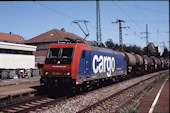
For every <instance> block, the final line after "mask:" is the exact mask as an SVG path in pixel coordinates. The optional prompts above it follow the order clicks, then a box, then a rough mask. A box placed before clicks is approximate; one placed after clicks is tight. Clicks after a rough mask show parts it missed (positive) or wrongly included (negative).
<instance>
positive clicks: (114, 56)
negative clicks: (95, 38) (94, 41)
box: [40, 43, 127, 87]
mask: <svg viewBox="0 0 170 113" xmlns="http://www.w3.org/2000/svg"><path fill="white" fill-rule="evenodd" d="M126 68H127V67H126V58H125V54H124V53H121V52H117V51H113V50H111V49H106V48H99V47H95V46H89V45H88V44H83V43H72V44H50V46H49V49H48V52H47V56H46V59H45V62H44V67H43V71H44V76H42V77H41V79H40V82H41V83H43V84H45V85H46V86H51V87H53V86H56V87H68V86H74V85H76V86H80V85H83V87H85V86H86V85H87V86H92V85H98V84H99V82H100V81H104V80H105V79H112V80H113V79H117V78H118V77H119V76H121V77H122V76H126V75H127V71H126V70H127V69H126Z"/></svg>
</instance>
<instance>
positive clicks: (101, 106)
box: [77, 72, 164, 113]
mask: <svg viewBox="0 0 170 113" xmlns="http://www.w3.org/2000/svg"><path fill="white" fill-rule="evenodd" d="M162 73H164V72H162ZM158 75H159V74H157V75H155V76H152V77H149V78H147V79H144V80H141V81H139V82H137V83H135V84H133V85H131V86H129V87H127V88H125V89H122V90H120V91H118V92H115V93H113V94H111V95H110V96H108V97H106V98H103V99H101V100H99V101H97V102H95V103H93V104H91V105H89V106H86V107H85V108H83V109H81V110H79V111H78V112H77V113H85V112H103V111H102V110H106V109H109V108H112V106H113V105H114V104H113V103H112V102H111V101H114V99H115V98H117V96H119V95H128V92H131V90H133V89H139V91H137V92H135V93H134V94H132V93H131V94H130V95H131V96H129V97H127V98H128V99H127V100H126V102H125V103H124V104H122V105H121V106H119V107H117V108H114V109H116V110H115V111H114V112H118V111H119V110H120V108H123V107H124V106H125V105H127V104H128V103H130V101H131V100H132V99H133V98H135V97H136V96H137V95H139V94H140V93H141V92H142V91H143V90H145V89H147V88H148V85H146V86H144V88H142V89H140V85H141V84H145V82H146V81H148V80H150V79H152V78H154V77H156V76H158ZM128 90H129V91H128ZM107 104H110V105H107ZM105 112H109V111H105ZM110 112H113V111H110Z"/></svg>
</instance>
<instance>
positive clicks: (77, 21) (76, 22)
mask: <svg viewBox="0 0 170 113" xmlns="http://www.w3.org/2000/svg"><path fill="white" fill-rule="evenodd" d="M72 22H73V23H75V24H77V25H78V26H79V28H80V29H81V31H82V32H83V33H84V35H85V37H84V40H85V39H86V38H87V37H88V36H89V31H88V28H87V25H86V23H88V21H87V20H75V21H72ZM80 22H82V23H84V25H85V27H86V30H87V33H86V32H85V31H84V30H83V28H82V27H81V26H80V24H79V23H80ZM84 40H83V41H84Z"/></svg>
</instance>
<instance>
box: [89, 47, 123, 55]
mask: <svg viewBox="0 0 170 113" xmlns="http://www.w3.org/2000/svg"><path fill="white" fill-rule="evenodd" d="M89 47H90V49H91V50H93V51H99V52H104V53H111V54H117V55H122V54H121V52H118V51H114V50H112V49H108V48H102V47H96V46H89Z"/></svg>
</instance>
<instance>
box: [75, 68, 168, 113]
mask: <svg viewBox="0 0 170 113" xmlns="http://www.w3.org/2000/svg"><path fill="white" fill-rule="evenodd" d="M165 72H166V70H165V71H161V72H156V73H153V74H155V75H153V76H151V77H149V78H147V79H144V80H141V81H139V82H137V83H135V84H133V85H131V86H129V87H127V88H124V89H122V90H120V91H118V92H115V93H113V94H111V95H109V96H107V97H105V98H103V99H101V100H99V101H97V102H95V103H93V104H91V105H89V106H87V107H85V108H83V109H81V110H79V111H78V112H77V113H84V112H87V111H88V110H90V109H91V108H93V107H95V106H97V105H99V104H101V103H102V102H104V101H106V100H108V99H110V98H113V97H114V96H117V95H119V94H121V93H122V92H124V91H126V90H128V89H130V88H132V87H134V86H136V85H138V84H140V83H142V82H144V81H146V80H149V79H151V78H154V77H156V76H158V75H159V74H162V73H165ZM137 94H138V93H137Z"/></svg>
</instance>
